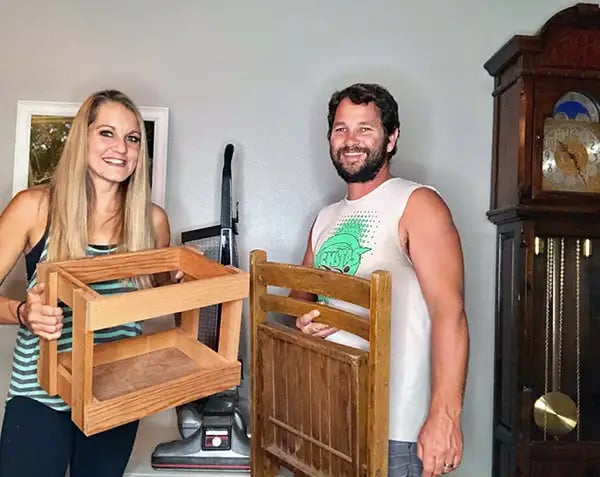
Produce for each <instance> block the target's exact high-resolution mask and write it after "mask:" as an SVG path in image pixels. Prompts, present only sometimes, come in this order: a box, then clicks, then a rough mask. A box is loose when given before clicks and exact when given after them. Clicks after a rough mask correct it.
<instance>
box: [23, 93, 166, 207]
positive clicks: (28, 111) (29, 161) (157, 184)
mask: <svg viewBox="0 0 600 477" xmlns="http://www.w3.org/2000/svg"><path fill="white" fill-rule="evenodd" d="M80 106H81V103H71V102H55V101H24V100H20V101H17V124H16V134H15V157H14V171H13V195H15V194H17V193H18V192H19V191H21V190H23V189H27V188H28V187H31V186H35V185H39V184H43V183H46V182H48V181H49V179H50V177H51V175H52V172H53V170H54V167H55V166H56V162H57V161H58V158H59V157H60V152H62V147H63V146H64V141H65V140H66V137H67V134H68V131H69V129H70V125H71V121H72V119H73V118H74V117H75V115H76V114H77V111H78V110H79V107H80ZM139 110H140V113H141V114H142V118H143V119H144V124H145V125H146V133H147V136H148V146H149V147H148V154H149V156H150V159H151V161H150V164H151V171H152V174H151V178H152V202H154V203H155V204H157V205H160V206H161V207H163V208H164V206H165V196H166V179H167V145H168V134H169V108H166V107H155V106H142V107H139ZM57 155H58V157H57Z"/></svg>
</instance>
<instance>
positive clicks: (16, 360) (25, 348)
mask: <svg viewBox="0 0 600 477" xmlns="http://www.w3.org/2000/svg"><path fill="white" fill-rule="evenodd" d="M42 240H44V247H43V250H42V253H41V255H40V259H39V260H38V261H39V262H43V261H44V260H45V259H46V255H47V248H48V238H47V237H46V236H44V237H43V238H42ZM34 248H36V247H34ZM114 251H115V248H114V247H110V246H97V245H89V246H88V248H87V255H88V256H98V255H107V254H109V253H113V252H114ZM32 252H33V250H32ZM30 253H31V252H30ZM35 284H36V273H35V271H34V272H33V274H32V276H31V278H30V279H29V281H28V284H27V290H28V291H29V289H31V288H32V287H33V286H34V285H35ZM90 287H91V288H93V289H94V290H95V291H96V292H98V293H100V294H102V295H108V294H115V293H126V292H130V291H133V290H135V289H136V288H135V285H134V284H133V283H132V282H129V281H123V280H111V281H107V282H99V283H94V284H91V285H90ZM60 306H62V308H63V330H62V335H61V336H60V338H59V339H58V352H59V353H61V352H64V351H70V350H71V348H72V333H73V329H72V311H71V308H69V307H67V306H66V305H64V304H60ZM141 333H142V327H141V324H140V323H129V324H126V325H119V326H115V327H112V328H107V329H104V330H99V331H96V332H95V333H94V343H106V342H108V341H115V340H119V339H123V338H131V337H134V336H138V335H140V334H141ZM39 353H40V345H39V337H38V336H36V335H34V334H33V333H32V332H31V331H29V330H28V329H27V328H25V327H23V326H20V327H19V331H18V333H17V340H16V344H15V349H14V353H13V367H12V375H11V379H10V386H9V390H8V399H10V398H12V397H15V396H26V397H29V398H31V399H35V400H36V401H39V402H41V403H42V404H45V405H47V406H49V407H51V408H52V409H55V410H57V411H67V410H69V409H70V408H69V405H68V404H67V403H66V402H64V401H63V400H62V399H61V398H60V397H58V396H53V397H51V396H48V394H47V393H46V391H44V390H43V389H42V388H41V387H40V384H39V382H38V376H37V369H38V357H39Z"/></svg>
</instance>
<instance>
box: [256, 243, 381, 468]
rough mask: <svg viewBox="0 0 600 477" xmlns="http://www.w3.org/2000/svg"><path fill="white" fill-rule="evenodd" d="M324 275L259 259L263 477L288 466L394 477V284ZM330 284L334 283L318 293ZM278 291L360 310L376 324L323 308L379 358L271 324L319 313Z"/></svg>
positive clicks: (327, 318)
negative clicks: (272, 318) (279, 317)
mask: <svg viewBox="0 0 600 477" xmlns="http://www.w3.org/2000/svg"><path fill="white" fill-rule="evenodd" d="M314 272H315V271H314V270H312V269H304V268H303V267H298V266H286V265H284V264H271V263H269V262H267V257H266V254H265V253H264V252H263V251H254V252H252V254H251V260H250V303H251V307H250V310H251V319H252V327H251V335H252V336H251V339H252V346H253V350H252V366H253V378H254V379H253V386H252V390H251V401H252V403H253V407H252V432H253V438H252V441H253V442H252V466H253V467H252V471H253V475H272V474H264V473H262V472H265V469H267V470H268V471H270V470H269V469H271V468H272V467H273V466H275V467H277V466H279V465H281V466H283V467H286V468H288V469H289V470H291V471H293V472H294V473H295V475H304V476H311V477H314V476H322V477H343V476H352V477H362V476H368V477H376V476H377V477H385V476H386V475H387V450H388V412H389V409H388V406H389V397H388V393H389V389H388V383H389V350H390V347H389V346H390V343H389V340H390V311H391V275H390V273H389V272H384V271H377V272H375V273H373V274H372V276H371V279H370V280H364V281H359V282H357V281H356V279H354V277H349V276H347V275H342V274H335V273H331V275H330V274H329V273H327V272H326V273H325V275H322V274H318V273H317V274H315V273H314ZM325 277H326V278H327V281H326V282H323V283H318V284H317V283H316V281H318V280H320V279H324V278H325ZM307 283H308V285H307ZM269 286H283V287H287V288H291V289H294V290H302V291H312V292H315V291H317V292H318V293H320V294H323V295H326V296H329V297H335V298H341V299H344V301H348V302H354V303H356V302H359V303H357V304H359V305H360V306H363V307H366V308H367V309H368V311H369V318H368V319H365V318H362V317H358V316H355V315H352V314H350V313H344V312H342V311H339V310H332V309H330V308H329V307H326V306H321V307H320V308H323V309H322V313H323V315H324V317H323V320H322V321H323V322H326V323H328V324H334V325H335V326H337V327H339V328H341V329H346V330H348V329H350V331H351V332H354V333H355V334H359V335H360V336H362V337H364V338H366V339H368V340H369V342H370V351H368V352H367V351H362V350H359V349H356V348H350V347H347V346H343V345H340V344H337V343H331V342H328V341H325V340H323V339H322V338H318V337H313V336H309V335H306V334H303V333H301V332H299V331H298V330H296V329H293V328H289V327H287V326H284V325H282V324H278V323H267V322H266V317H267V314H268V313H269V312H278V313H281V312H283V313H286V314H290V315H292V316H298V315H301V314H303V313H305V312H307V311H309V310H311V309H314V308H315V304H314V303H310V302H302V301H301V300H296V299H291V298H287V297H282V296H279V295H270V294H268V293H267V288H268V287H269ZM365 287H366V288H365ZM354 293H356V294H357V295H354ZM365 293H366V295H365ZM350 295H352V296H350ZM357 296H358V299H356V297H357ZM365 300H366V302H365ZM365 305H366V306H365Z"/></svg>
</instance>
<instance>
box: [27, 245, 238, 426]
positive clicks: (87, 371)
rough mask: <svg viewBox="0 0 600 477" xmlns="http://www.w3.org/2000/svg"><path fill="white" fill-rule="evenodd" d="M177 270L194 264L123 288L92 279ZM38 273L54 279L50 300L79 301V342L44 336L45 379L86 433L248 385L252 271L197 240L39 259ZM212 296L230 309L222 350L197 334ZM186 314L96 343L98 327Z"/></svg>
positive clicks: (75, 324) (76, 310) (76, 305)
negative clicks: (150, 283) (97, 285)
mask: <svg viewBox="0 0 600 477" xmlns="http://www.w3.org/2000/svg"><path fill="white" fill-rule="evenodd" d="M180 265H181V266H180ZM186 267H187V270H186ZM174 269H182V270H183V271H184V272H185V277H186V280H185V282H184V283H178V284H173V285H167V286H163V287H159V288H151V289H143V290H137V291H133V292H130V293H123V294H118V295H99V294H98V293H96V292H94V291H93V290H92V289H91V288H90V287H89V285H87V283H90V282H94V281H105V280H111V279H120V278H126V277H130V276H136V275H143V274H150V273H157V272H162V271H167V270H174ZM38 271H39V273H40V276H41V277H44V279H45V280H47V281H48V282H49V287H48V288H47V290H49V293H47V296H46V301H47V302H49V303H50V302H56V301H57V300H61V301H63V302H64V303H66V304H68V305H70V306H71V307H72V309H73V349H72V351H70V352H65V353H60V355H59V354H58V353H57V352H56V342H54V348H53V347H52V346H53V344H52V342H50V343H44V344H42V350H43V353H42V357H41V361H40V363H39V366H40V377H41V378H42V379H41V380H40V382H41V383H42V385H43V386H44V389H46V390H50V391H53V392H55V393H56V392H58V394H59V395H60V396H61V397H62V398H63V399H64V400H65V401H66V402H67V403H68V404H70V405H71V408H72V412H71V414H72V420H73V422H75V424H76V425H77V426H78V427H79V428H80V429H82V430H83V431H84V432H85V434H86V435H93V434H96V433H98V432H101V431H103V430H107V429H111V428H113V427H116V426H119V425H122V424H125V423H127V422H131V421H133V420H136V419H140V418H142V417H144V416H147V415H150V414H152V413H155V412H158V411H162V410H165V409H168V408H171V407H174V406H178V405H181V404H185V403H187V402H191V401H194V400H196V399H199V398H201V397H204V396H209V395H212V394H215V393H217V392H221V391H224V390H227V389H230V388H232V387H235V386H237V385H239V383H240V368H241V364H240V363H239V362H238V361H237V348H238V344H239V331H240V325H241V311H242V300H243V299H244V298H245V297H247V295H248V287H249V274H248V273H246V272H243V271H242V270H239V269H236V268H233V267H223V266H222V265H220V264H218V263H216V262H212V261H210V260H209V259H207V258H206V257H204V256H203V255H201V254H199V253H192V252H191V251H190V250H189V249H188V248H187V247H178V248H177V247H175V248H173V249H160V250H151V251H144V252H135V253H129V254H115V255H109V256H105V257H93V258H85V259H81V260H71V261H66V262H58V263H56V262H55V263H51V264H39V265H38ZM52 300H54V301H52ZM212 304H223V305H222V306H223V309H224V310H225V312H224V317H225V319H224V320H223V324H222V330H221V331H222V334H221V340H220V343H219V351H220V352H221V354H219V352H215V351H213V350H211V349H210V348H208V347H207V346H205V345H203V344H202V343H200V342H199V341H198V340H197V324H198V309H199V308H200V307H203V306H208V305H212ZM177 312H182V314H183V317H184V319H183V320H182V326H183V327H182V328H179V327H178V328H175V329H171V330H167V331H163V332H160V333H154V334H149V335H143V336H138V337H134V338H128V339H123V340H118V341H114V342H110V343H103V344H98V345H94V339H93V335H94V331H95V330H99V329H104V328H108V327H111V326H116V325H119V324H123V323H129V322H134V321H140V320H145V319H149V318H154V317H156V316H162V315H168V314H171V313H177ZM194 328H195V329H194ZM234 350H235V351H234Z"/></svg>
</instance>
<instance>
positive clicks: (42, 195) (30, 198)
mask: <svg viewBox="0 0 600 477" xmlns="http://www.w3.org/2000/svg"><path fill="white" fill-rule="evenodd" d="M49 198H50V192H49V190H48V188H47V187H32V188H30V189H24V190H22V191H20V192H18V193H17V194H16V195H15V196H14V197H13V198H12V200H11V201H10V204H9V206H8V207H10V208H12V209H13V211H14V212H16V213H21V214H27V215H28V216H29V218H34V217H35V218H36V219H37V218H39V217H44V218H45V217H46V216H47V215H48V203H49ZM8 207H7V208H8Z"/></svg>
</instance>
